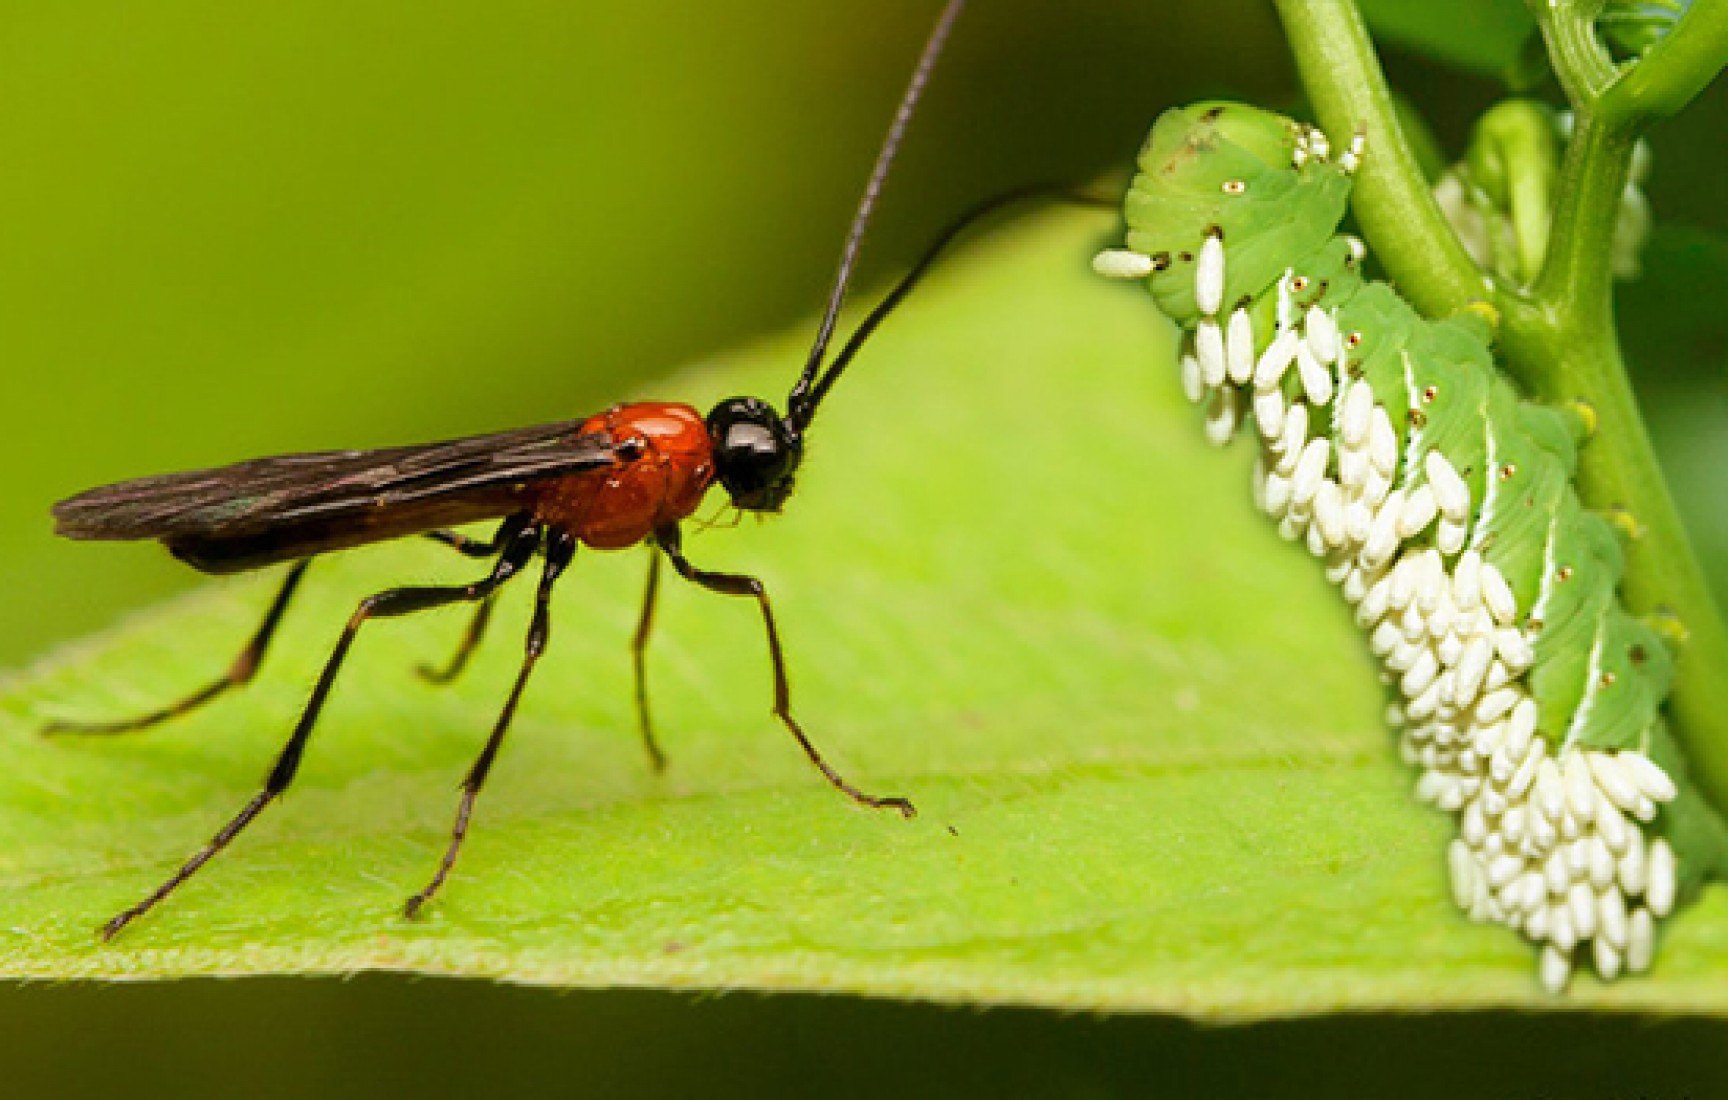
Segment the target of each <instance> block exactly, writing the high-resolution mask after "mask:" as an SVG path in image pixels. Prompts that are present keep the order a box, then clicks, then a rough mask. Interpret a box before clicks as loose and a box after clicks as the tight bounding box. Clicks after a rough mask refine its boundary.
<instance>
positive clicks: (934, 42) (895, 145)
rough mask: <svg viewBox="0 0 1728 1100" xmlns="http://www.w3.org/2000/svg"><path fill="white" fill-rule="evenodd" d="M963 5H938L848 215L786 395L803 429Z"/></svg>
mask: <svg viewBox="0 0 1728 1100" xmlns="http://www.w3.org/2000/svg"><path fill="white" fill-rule="evenodd" d="M965 6H966V0H948V3H947V5H946V6H945V7H943V9H942V14H941V16H940V17H938V18H937V20H936V26H935V27H933V28H931V31H930V37H929V38H928V39H926V40H925V42H924V52H923V53H922V54H921V55H919V58H918V66H917V68H915V69H913V70H912V78H911V79H910V80H909V81H907V83H906V90H905V91H904V92H902V93H901V95H900V106H899V108H898V109H897V110H896V111H895V112H894V121H893V122H892V123H890V124H889V126H888V136H887V137H885V138H883V139H882V148H881V149H880V150H879V151H878V152H877V153H876V164H875V166H874V167H873V168H871V170H870V178H869V179H868V180H867V181H866V182H865V184H864V194H863V197H861V198H860V199H859V200H858V209H857V211H856V212H854V213H853V215H852V226H851V228H850V229H849V230H848V231H847V233H846V244H845V247H844V248H842V249H841V252H840V267H839V269H838V270H837V271H836V272H835V275H834V286H833V289H831V290H830V291H829V292H828V305H827V308H826V309H825V310H824V311H823V313H822V324H821V327H820V328H818V329H817V331H816V342H815V343H814V344H813V345H811V347H810V357H809V358H808V359H807V360H805V363H804V371H803V373H802V374H800V375H799V376H798V383H797V385H795V386H793V387H792V393H791V395H790V396H788V397H787V399H786V405H787V412H788V414H789V415H788V417H787V419H788V421H789V422H790V423H791V425H792V427H793V429H794V430H795V431H796V430H801V429H802V428H803V426H804V425H805V424H807V423H809V421H810V415H811V413H813V412H814V411H815V404H816V402H815V400H813V399H812V397H811V392H810V391H811V387H812V386H813V385H814V384H815V382H816V374H817V371H818V370H820V369H821V366H822V360H823V358H824V357H825V356H826V355H827V352H828V341H829V339H830V338H832V337H833V335H834V325H835V322H836V321H837V320H838V319H839V316H840V307H841V306H842V305H843V304H845V301H846V289H847V287H848V286H849V285H850V284H851V282H852V269H853V267H854V266H855V265H856V264H857V262H858V250H859V247H860V246H861V245H862V244H863V240H864V230H865V229H866V228H867V227H868V226H869V224H870V215H871V213H872V212H873V211H874V210H875V209H876V200H877V198H878V197H879V196H880V195H881V193H882V185H883V183H884V182H886V181H887V179H888V169H889V168H891V167H893V165H894V157H895V155H896V154H897V153H899V151H900V143H901V142H902V141H903V140H904V139H905V136H906V127H907V124H909V123H910V122H911V121H912V112H913V111H914V110H916V109H917V106H918V100H919V99H920V98H922V96H923V95H924V86H925V85H926V84H928V83H929V82H930V74H931V72H932V71H933V70H934V69H935V68H936V60H937V58H939V57H941V56H942V47H943V46H944V45H945V44H946V43H947V41H948V32H949V31H951V30H952V29H953V27H954V21H955V20H956V19H958V18H959V17H960V10H961V9H962V8H964V7H965Z"/></svg>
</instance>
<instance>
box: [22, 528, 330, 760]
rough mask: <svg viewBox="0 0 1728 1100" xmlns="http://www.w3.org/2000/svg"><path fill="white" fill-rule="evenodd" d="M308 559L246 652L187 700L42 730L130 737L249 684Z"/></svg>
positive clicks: (291, 575) (285, 582) (298, 565)
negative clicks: (125, 715) (129, 714)
mask: <svg viewBox="0 0 1728 1100" xmlns="http://www.w3.org/2000/svg"><path fill="white" fill-rule="evenodd" d="M311 561H312V559H311V558H303V559H301V560H300V561H297V562H295V563H294V566H293V568H291V569H289V570H288V575H287V576H286V577H284V578H283V579H282V587H281V588H279V589H277V591H276V598H275V599H274V600H272V601H271V602H270V610H268V611H266V612H265V613H264V621H263V622H262V623H260V624H258V630H257V632H256V633H254V634H253V635H252V639H251V640H250V641H248V642H247V643H246V645H245V648H243V649H241V650H240V653H239V655H238V656H236V657H235V658H234V662H233V663H232V664H230V665H229V666H228V671H226V672H224V673H223V674H222V675H221V676H218V677H217V678H216V679H215V680H214V681H212V682H210V683H208V684H205V685H204V686H203V687H201V688H199V689H198V690H197V691H194V692H193V693H192V694H190V695H188V696H186V697H185V698H184V699H181V700H178V701H177V702H173V703H169V704H168V705H167V706H165V707H163V708H161V709H160V710H153V711H150V712H149V713H148V714H140V715H137V716H136V717H132V718H120V719H116V720H113V721H107V722H78V721H66V720H59V721H54V722H49V723H48V724H47V725H45V726H43V727H42V732H43V733H46V734H54V733H131V732H133V731H134V730H141V729H146V728H148V727H150V726H154V725H156V724H157V723H158V722H166V721H167V720H168V719H170V718H176V717H179V716H180V715H182V714H186V713H188V712H190V711H194V710H197V709H198V708H199V707H201V706H203V705H204V704H205V703H208V702H210V701H211V700H212V699H215V698H216V697H217V696H219V695H221V694H222V693H223V692H225V691H227V690H228V689H229V688H235V687H239V686H240V685H241V684H244V683H247V682H249V681H250V680H251V679H252V677H253V676H254V675H255V674H257V672H258V666H259V665H260V664H261V663H263V660H264V651H265V650H267V649H269V648H270V639H271V638H272V637H274V636H275V634H276V627H277V625H278V624H280V623H281V621H282V614H283V612H285V611H287V610H288V601H289V600H290V599H292V598H293V596H294V590H295V589H296V588H298V587H300V578H301V577H303V576H305V575H306V566H307V565H309V564H310V563H311Z"/></svg>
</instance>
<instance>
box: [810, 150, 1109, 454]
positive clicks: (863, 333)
mask: <svg viewBox="0 0 1728 1100" xmlns="http://www.w3.org/2000/svg"><path fill="white" fill-rule="evenodd" d="M1031 199H1046V200H1055V201H1059V202H1066V203H1071V204H1073V205H1075V206H1094V207H1105V208H1108V209H1111V210H1114V209H1116V207H1117V206H1118V203H1117V201H1116V200H1115V199H1106V198H1100V197H1098V196H1096V195H1088V194H1085V193H1084V192H1082V191H1079V190H1076V189H1074V188H1072V187H1069V186H1067V185H1064V184H1057V183H1034V184H1026V185H1023V186H1020V187H1016V188H1014V189H1013V190H1011V191H1004V192H1002V193H1001V194H999V195H996V196H994V197H992V198H988V199H985V200H984V201H983V202H980V203H978V204H976V205H974V206H973V207H972V208H971V209H969V210H967V211H966V212H965V213H964V214H961V215H960V216H959V217H958V218H955V219H954V220H953V221H952V222H949V223H948V225H947V226H946V227H944V228H943V230H942V231H941V232H940V233H938V234H937V235H936V239H935V240H934V241H932V242H930V244H929V245H928V246H926V247H925V249H924V253H923V254H922V255H921V256H919V257H918V260H917V262H915V263H914V264H913V265H912V266H911V268H910V269H908V270H907V272H906V274H904V275H902V276H900V281H899V282H897V283H895V284H894V289H892V290H890V291H889V292H888V293H887V294H885V295H883V296H882V300H881V301H880V302H877V303H876V305H875V306H874V307H872V309H871V310H870V312H869V314H867V315H866V316H865V318H864V320H862V321H860V322H859V323H858V327H857V328H856V329H854V330H853V332H852V335H851V336H850V337H848V338H847V340H846V343H845V344H844V345H843V346H842V347H841V348H840V352H839V354H837V355H835V356H834V361H833V362H832V363H830V364H828V368H827V369H826V370H824V371H823V372H822V375H821V377H820V378H818V379H817V380H816V383H815V385H814V386H811V387H810V388H809V396H808V398H806V399H805V400H804V401H803V403H802V404H796V403H795V404H794V405H793V406H792V416H793V417H794V418H795V420H794V422H793V427H794V429H795V430H797V431H802V430H803V428H804V426H805V425H806V424H808V423H809V421H810V417H811V416H812V415H813V414H814V413H815V411H816V406H817V405H819V404H821V402H822V398H823V397H824V396H826V395H827V393H828V389H829V387H831V386H833V385H834V381H835V379H837V378H839V377H840V372H841V371H843V370H845V369H846V365H847V364H848V363H850V362H851V361H852V357H853V356H855V355H857V354H858V349H860V348H862V347H863V346H864V341H866V340H868V339H869V338H870V335H871V333H873V332H875V331H876V327H877V326H878V325H880V324H881V323H882V321H883V319H884V318H886V317H887V316H888V315H889V314H890V313H892V312H894V307H896V306H898V305H899V304H900V303H901V302H903V301H905V300H906V296H907V295H908V294H910V293H912V288H913V287H915V286H917V285H918V281H919V280H920V279H922V278H923V277H924V276H925V274H926V273H928V272H929V270H930V268H931V267H932V266H934V265H935V263H936V261H937V260H938V259H939V258H940V257H941V256H942V253H943V252H945V251H946V250H947V248H948V246H949V245H951V244H953V243H954V241H955V240H956V239H958V238H959V237H960V235H961V234H962V233H964V232H966V230H968V229H970V228H971V227H972V226H973V225H974V224H976V223H977V222H980V221H983V220H984V219H985V218H987V217H989V216H990V215H992V214H994V213H996V212H997V211H998V210H1001V209H1002V208H1003V207H1005V206H1011V205H1013V204H1015V203H1018V202H1024V201H1027V200H1031Z"/></svg>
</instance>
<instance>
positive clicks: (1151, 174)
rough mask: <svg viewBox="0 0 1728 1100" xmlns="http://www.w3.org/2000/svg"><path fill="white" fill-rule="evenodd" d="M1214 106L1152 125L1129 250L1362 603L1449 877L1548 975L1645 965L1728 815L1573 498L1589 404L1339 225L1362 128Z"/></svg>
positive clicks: (1133, 191)
mask: <svg viewBox="0 0 1728 1100" xmlns="http://www.w3.org/2000/svg"><path fill="white" fill-rule="evenodd" d="M1329 147H1330V143H1329V142H1328V141H1327V140H1326V139H1325V137H1324V135H1322V134H1321V133H1320V132H1319V131H1317V130H1314V129H1312V128H1310V127H1306V126H1303V125H1301V124H1299V123H1296V122H1293V121H1291V120H1289V119H1286V118H1283V117H1281V116H1278V115H1275V114H1272V113H1270V112H1266V111H1262V110H1259V109H1257V108H1253V107H1248V106H1244V105H1241V104H1233V103H1201V104H1197V105H1195V106H1192V107H1187V108H1181V109H1177V110H1172V111H1169V112H1167V113H1166V114H1164V115H1163V116H1162V117H1161V118H1160V119H1159V120H1158V122H1157V124H1156V125H1155V126H1154V128H1153V130H1152V134H1151V136H1150V138H1149V139H1148V141H1147V143H1146V145H1145V147H1144V148H1143V150H1142V152H1141V155H1140V158H1139V162H1138V168H1139V171H1138V174H1137V175H1136V177H1135V179H1134V181H1133V183H1132V185H1131V188H1130V190H1129V192H1128V196H1127V198H1126V200H1125V204H1124V206H1125V212H1126V220H1127V242H1126V243H1127V249H1126V250H1112V251H1111V252H1109V253H1106V254H1105V256H1103V257H1101V258H1100V260H1099V262H1098V263H1097V264H1096V265H1095V266H1097V268H1098V269H1099V270H1100V272H1101V273H1104V274H1109V275H1113V276H1117V277H1129V278H1144V279H1145V281H1146V283H1147V285H1148V287H1149V289H1150V290H1151V292H1152V295H1153V299H1154V301H1155V302H1156V304H1157V305H1158V307H1159V309H1160V310H1162V311H1163V312H1164V313H1165V314H1166V315H1168V316H1169V317H1170V318H1171V319H1172V320H1173V321H1175V322H1176V323H1177V324H1179V325H1180V326H1181V327H1182V328H1183V329H1184V331H1185V334H1186V335H1185V338H1184V347H1183V353H1182V356H1181V359H1182V363H1183V381H1184V387H1185V389H1186V391H1187V392H1188V394H1189V396H1190V397H1191V398H1192V399H1194V400H1195V401H1196V402H1197V403H1199V404H1200V405H1201V407H1202V408H1203V409H1204V410H1205V412H1206V420H1207V434H1208V436H1209V437H1210V438H1212V439H1213V440H1214V441H1216V442H1220V443H1222V442H1225V441H1227V440H1228V439H1230V438H1231V437H1233V436H1234V435H1235V434H1236V432H1237V430H1238V428H1239V427H1240V424H1241V423H1242V421H1243V420H1244V418H1245V417H1246V418H1248V419H1251V420H1252V421H1253V423H1254V430H1253V432H1252V434H1253V435H1254V436H1256V437H1257V439H1258V443H1259V446H1260V448H1261V456H1260V461H1259V462H1258V463H1257V465H1256V473H1255V479H1256V484H1255V486H1254V490H1255V500H1256V502H1257V503H1258V504H1259V505H1260V506H1261V508H1262V509H1263V510H1265V511H1266V512H1267V513H1269V514H1270V515H1271V517H1272V518H1273V519H1274V520H1275V521H1276V522H1277V523H1278V529H1279V532H1280V533H1281V534H1283V535H1284V536H1285V537H1287V538H1290V539H1292V540H1294V541H1299V542H1302V543H1303V544H1304V545H1306V546H1307V548H1308V549H1309V550H1310V551H1311V552H1312V553H1313V554H1314V555H1315V556H1317V557H1319V558H1320V559H1322V561H1323V562H1324V563H1325V567H1326V574H1327V576H1328V578H1329V579H1331V580H1332V581H1333V582H1334V583H1336V584H1337V585H1338V586H1339V587H1340V589H1341V590H1342V592H1343V594H1344V595H1345V597H1346V599H1348V600H1349V601H1350V602H1351V603H1352V604H1353V605H1354V606H1355V608H1356V620H1357V622H1358V623H1359V624H1360V625H1361V626H1362V627H1363V629H1364V630H1365V631H1366V632H1367V634H1368V640H1369V646H1370V649H1371V650H1372V651H1373V653H1374V654H1375V656H1376V657H1377V658H1378V660H1379V661H1380V663H1381V665H1382V669H1383V673H1384V676H1385V678H1386V680H1387V681H1388V683H1389V684H1390V685H1392V688H1393V690H1394V691H1395V692H1396V693H1397V696H1398V699H1397V702H1396V703H1394V704H1393V706H1392V707H1391V708H1390V713H1391V716H1392V718H1393V720H1394V723H1395V724H1396V725H1398V726H1399V727H1400V752H1401V754H1402V755H1403V757H1404V758H1405V759H1406V760H1407V761H1409V762H1410V763H1411V764H1413V765H1415V766H1417V767H1418V768H1419V769H1420V772H1421V775H1420V779H1419V780H1418V782H1417V793H1418V795H1419V797H1421V798H1422V799H1423V800H1424V801H1428V802H1431V803H1433V804H1435V805H1436V806H1438V807H1439V808H1440V809H1442V810H1445V811H1447V812H1450V813H1452V814H1454V815H1456V818H1457V821H1458V827H1459V833H1458V837H1457V839H1455V840H1454V841H1453V842H1452V843H1451V846H1450V849H1449V851H1448V853H1447V864H1448V867H1449V870H1450V874H1451V878H1452V885H1453V893H1454V897H1455V899H1456V901H1457V903H1458V905H1459V906H1460V907H1461V908H1462V909H1464V910H1465V912H1466V913H1468V914H1469V916H1470V917H1471V918H1472V919H1475V920H1479V921H1492V922H1497V923H1500V924H1504V925H1507V926H1510V927H1512V928H1514V929H1516V930H1518V931H1520V932H1521V933H1522V934H1523V935H1524V936H1525V937H1527V938H1528V939H1529V940H1531V941H1532V942H1533V943H1535V944H1537V945H1539V946H1540V947H1541V951H1542V958H1541V965H1540V967H1539V972H1540V976H1541V979H1542V981H1543V982H1544V984H1546V985H1547V986H1548V987H1549V988H1551V989H1555V990H1558V989H1560V988H1562V987H1564V986H1565V985H1566V983H1567V982H1568V980H1569V979H1570V976H1571V974H1572V972H1573V970H1574V968H1575V967H1576V966H1578V965H1580V964H1584V965H1592V966H1594V968H1595V970H1596V971H1597V973H1598V974H1599V975H1601V976H1602V977H1603V978H1604V979H1609V978H1613V977H1615V976H1616V975H1618V974H1620V973H1621V972H1622V971H1625V970H1632V971H1639V970H1643V969H1645V968H1647V967H1648V966H1650V965H1651V962H1652V960H1653V958H1654V953H1655V942H1656V941H1655V935H1656V932H1655V929H1656V926H1657V923H1658V922H1659V921H1660V919H1661V918H1663V917H1666V916H1668V915H1669V914H1670V913H1671V912H1672V911H1673V908H1674V906H1675V904H1676V902H1677V899H1678V898H1679V897H1680V896H1681V895H1682V894H1684V893H1685V892H1687V891H1688V890H1689V889H1691V888H1692V887H1693V886H1695V885H1696V884H1697V883H1698V882H1699V881H1700V880H1701V879H1702V878H1703V876H1704V875H1705V874H1707V873H1710V872H1711V871H1713V870H1715V871H1728V859H1725V858H1724V856H1723V853H1724V852H1725V851H1728V829H1725V828H1724V826H1723V824H1722V821H1721V819H1720V818H1718V817H1717V816H1716V814H1715V813H1714V811H1713V810H1712V809H1711V808H1710V807H1709V806H1708V804H1707V803H1705V802H1704V801H1703V799H1702V797H1701V796H1700V795H1698V794H1697V793H1696V792H1695V791H1693V790H1692V789H1691V788H1690V787H1689V786H1688V785H1687V783H1686V780H1685V773H1684V765H1683V762H1682V760H1681V758H1680V754H1679V752H1678V751H1677V749H1676V748H1675V746H1674V745H1673V743H1672V741H1671V739H1670V738H1668V736H1667V734H1666V732H1665V730H1664V728H1663V726H1662V722H1661V719H1660V713H1659V712H1660V707H1661V703H1662V700H1663V699H1664V698H1665V696H1666V695H1667V693H1668V689H1669V682H1670V680H1671V678H1672V660H1671V657H1670V655H1669V653H1668V652H1667V650H1666V648H1665V646H1664V644H1663V642H1662V640H1661V639H1660V637H1659V636H1658V635H1657V633H1656V632H1655V631H1654V630H1653V629H1652V628H1651V627H1650V626H1648V625H1647V624H1645V623H1644V622H1643V621H1641V620H1639V619H1637V618H1636V617H1634V616H1632V615H1631V614H1629V613H1628V612H1627V611H1626V610H1625V608H1624V607H1623V606H1622V605H1621V603H1620V600H1619V598H1618V595H1617V588H1618V585H1619V581H1620V575H1621V570H1622V560H1623V555H1622V553H1621V548H1620V545H1619V541H1618V536H1617V535H1616V533H1615V528H1614V527H1613V525H1612V524H1611V523H1610V522H1609V521H1608V520H1606V519H1604V518H1603V517H1601V516H1599V515H1595V514H1593V513H1590V512H1588V511H1586V510H1585V509H1584V508H1583V507H1582V505H1581V504H1580V502H1579V499H1578V496H1577V493H1576V491H1575V490H1574V488H1573V484H1572V481H1573V476H1574V473H1575V471H1576V467H1577V448H1578V445H1579V440H1580V438H1581V432H1580V430H1579V429H1580V426H1581V421H1580V419H1579V418H1578V417H1577V416H1576V415H1574V414H1572V413H1570V412H1567V411H1561V410H1557V409H1552V408H1548V407H1545V406H1542V405H1538V404H1534V403H1531V402H1528V401H1524V400H1522V399H1521V398H1520V397H1519V395H1518V393H1517V392H1516V391H1515V390H1514V389H1513V387H1512V385H1511V383H1510V382H1509V381H1508V380H1507V379H1506V378H1505V377H1504V376H1503V375H1502V374H1501V373H1500V372H1499V371H1498V370H1497V369H1496V367H1495V364H1494V359H1493V354H1492V352H1491V350H1490V344H1489V339H1490V335H1491V333H1490V330H1489V326H1488V323H1487V320H1486V319H1485V318H1484V317H1483V316H1482V315H1480V314H1479V313H1476V312H1465V313H1462V314H1459V315H1457V316H1454V317H1451V318H1446V319H1443V320H1438V321H1435V320H1429V319H1427V318H1424V317H1422V316H1421V315H1420V314H1419V313H1417V311H1416V310H1415V309H1414V308H1413V307H1411V306H1410V305H1409V304H1408V303H1407V302H1405V301H1404V300H1403V299H1402V298H1401V297H1400V296H1399V295H1398V294H1397V292H1396V291H1395V290H1394V289H1393V288H1392V287H1391V286H1389V285H1387V284H1385V283H1383V282H1378V281H1372V280H1367V279H1365V278H1364V276H1363V275H1362V273H1361V271H1360V265H1361V261H1362V259H1363V258H1364V255H1365V249H1364V247H1363V246H1362V243H1361V242H1360V241H1357V240H1355V239H1354V238H1351V237H1347V236H1342V235H1340V234H1339V232H1338V230H1339V225H1340V223H1341V222H1342V220H1343V218H1344V215H1345V211H1346V207H1347V205H1348V201H1349V196H1350V187H1351V171H1352V170H1353V169H1354V167H1355V166H1356V164H1357V162H1358V161H1359V159H1360V157H1361V156H1363V155H1364V150H1363V149H1362V148H1361V144H1360V142H1355V143H1352V144H1351V145H1350V146H1349V147H1348V148H1346V149H1345V150H1344V151H1343V152H1342V153H1340V154H1338V155H1336V156H1333V155H1331V154H1330V153H1329Z"/></svg>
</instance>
